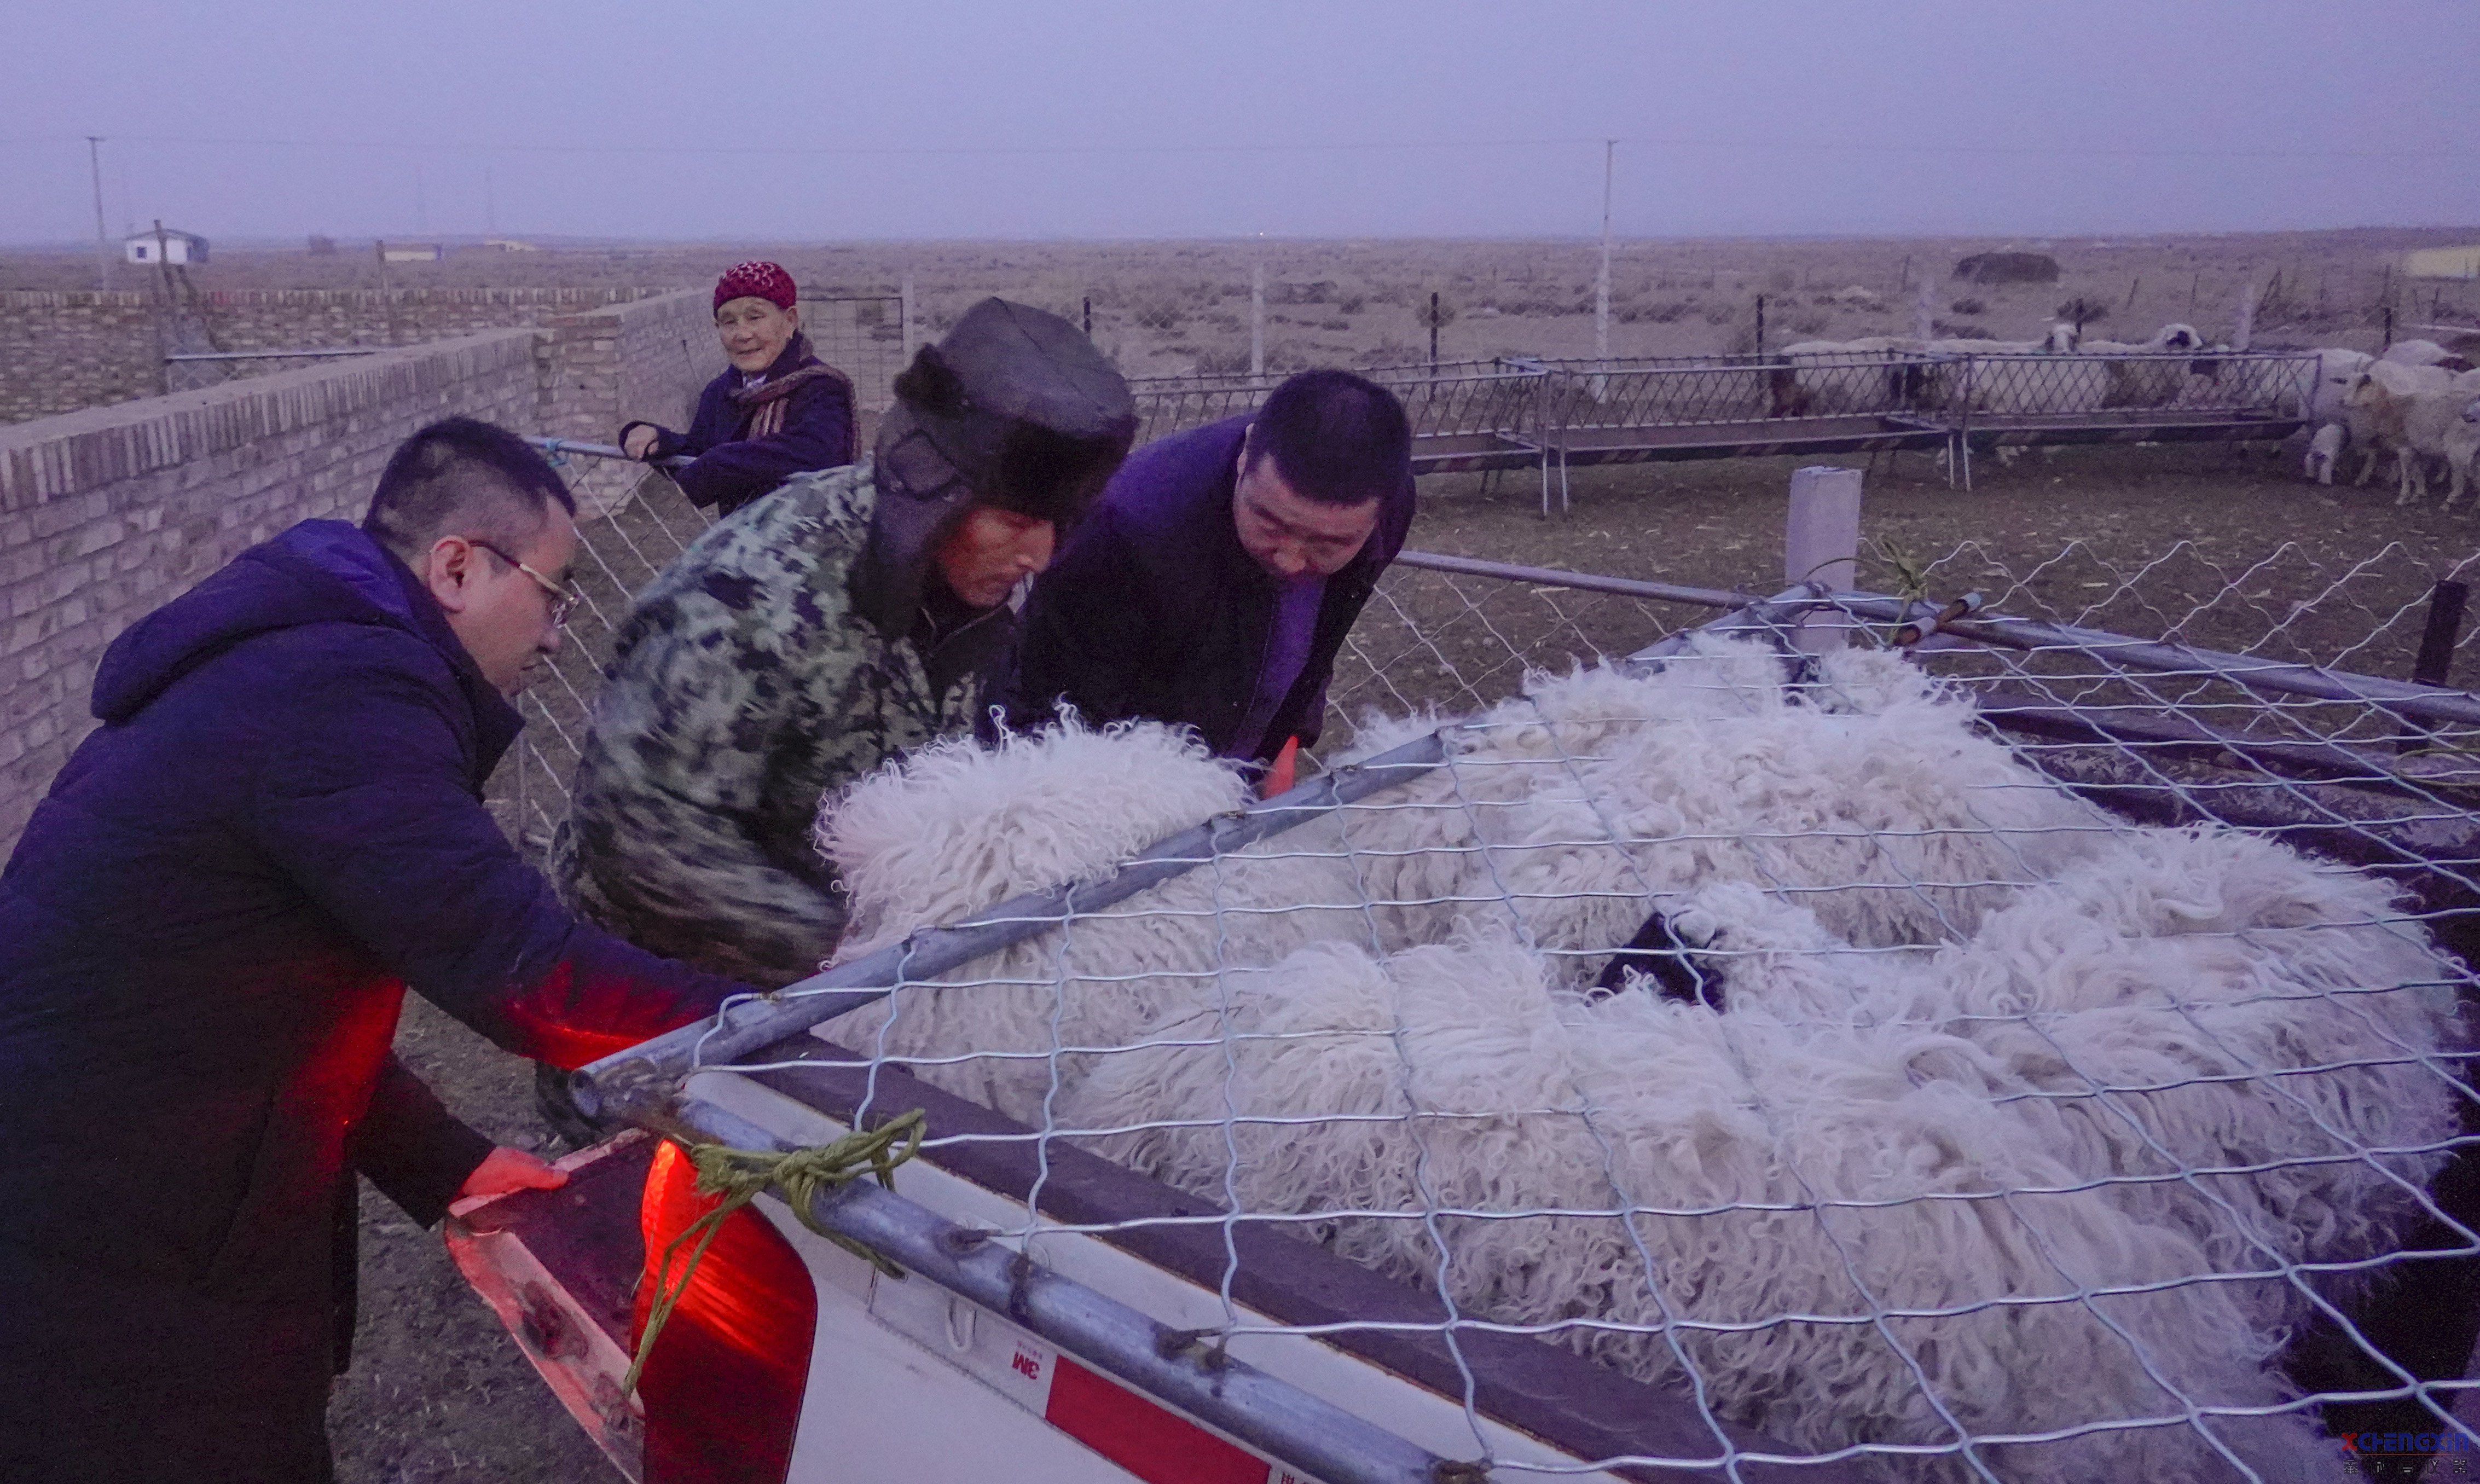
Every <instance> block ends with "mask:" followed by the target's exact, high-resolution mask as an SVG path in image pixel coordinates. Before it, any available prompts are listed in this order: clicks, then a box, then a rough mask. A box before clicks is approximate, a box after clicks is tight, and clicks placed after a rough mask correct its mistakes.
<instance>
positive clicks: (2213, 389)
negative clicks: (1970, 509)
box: [1130, 351, 2316, 515]
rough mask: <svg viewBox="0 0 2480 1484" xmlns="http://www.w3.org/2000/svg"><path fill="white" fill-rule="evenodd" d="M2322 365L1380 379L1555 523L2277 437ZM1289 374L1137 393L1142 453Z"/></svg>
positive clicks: (1712, 363)
mask: <svg viewBox="0 0 2480 1484" xmlns="http://www.w3.org/2000/svg"><path fill="white" fill-rule="evenodd" d="M2315 365H2316V359H2315V355H2314V353H2313V352H2307V351H2215V352H2211V353H2208V354H2199V355H2179V354H2159V355H2147V354H2115V355H2076V354H2024V353H2019V352H1989V353H1982V352H1956V353H1927V352H1905V351H1893V352H1887V353H1883V354H1818V355H1775V356H1758V355H1746V356H1705V357H1633V358H1620V359H1611V360H1578V359H1549V358H1533V357H1519V356H1506V357H1501V358H1499V359H1497V360H1492V361H1442V362H1437V363H1434V364H1433V363H1421V364H1418V365H1412V366H1381V367H1373V368H1366V369H1364V370H1363V371H1362V372H1361V373H1362V374H1363V375H1366V376H1368V377H1370V378H1371V379H1372V380H1374V381H1377V382H1378V383H1379V384H1381V385H1382V386H1384V387H1386V388H1388V389H1389V390H1391V391H1393V392H1394V393H1395V394H1396V396H1397V397H1401V398H1402V399H1403V401H1404V406H1405V411H1406V413H1407V414H1408V416H1409V418H1410V420H1411V423H1412V466H1413V471H1414V472H1415V473H1447V472H1450V471H1458V470H1481V471H1489V470H1520V469H1537V470H1538V471H1539V473H1540V477H1541V501H1542V512H1543V513H1544V514H1545V515H1546V514H1548V513H1549V511H1550V509H1551V506H1552V502H1553V499H1554V497H1555V499H1556V500H1557V503H1558V504H1559V506H1560V507H1561V508H1564V507H1565V504H1566V472H1567V471H1568V469H1570V468H1571V467H1574V466H1577V465H1590V464H1617V463H1643V462H1655V461H1665V460H1686V459H1709V458H1733V457H1748V456H1754V455H1760V454H1775V453H1793V454H1808V453H1816V454H1822V453H1856V452H1871V453H1873V452H1883V451H1891V450H1895V449H1901V448H1944V449H1946V450H1947V451H1948V453H1949V455H1950V460H1949V469H1950V472H1951V473H1952V474H1953V475H1954V476H1955V477H1959V478H1961V479H1963V480H1964V481H1965V482H1966V483H1967V484H1968V483H1969V481H1970V477H1971V460H1972V455H1973V453H1974V452H1976V451H1987V450H1989V449H1993V448H2002V447H2004V448H2015V447H2024V446H2028V445H2033V444H2063V443H2102V442H2193V441H2217V440H2257V439H2265V440H2278V439H2282V438H2286V437H2288V436H2290V435H2291V434H2292V433H2294V432H2297V431H2299V430H2300V428H2301V427H2303V426H2304V425H2305V411H2304V409H2305V407H2306V405H2307V397H2308V394H2309V391H2310V390H2311V388H2312V385H2313V377H2314V369H2315ZM1281 379H1282V378H1281V376H1279V375H1277V374H1273V373H1266V374H1255V375H1253V374H1248V373H1225V374H1210V375H1196V376H1156V377H1146V378H1142V379H1138V380H1135V381H1132V382H1131V383H1130V386H1131V388H1132V389H1133V390H1134V392H1135V394H1136V400H1137V413H1138V418H1139V428H1138V439H1139V441H1140V442H1143V441H1145V440H1149V439H1153V438H1160V437H1162V436H1164V435H1165V434H1168V433H1175V432H1178V431H1181V430H1182V429H1185V428H1192V427H1201V426H1203V425H1205V424H1207V423H1209V422H1220V421H1221V420H1223V419H1225V418H1229V417H1235V416H1238V415H1240V414H1242V413H1245V412H1248V411H1250V410H1252V409H1253V408H1254V407H1255V406H1256V405H1257V404H1258V402H1260V401H1261V400H1263V399H1264V398H1265V397H1266V395H1267V394H1268V393H1269V392H1271V391H1272V390H1273V389H1274V388H1275V387H1276V386H1277V385H1279V383H1280V381H1281Z"/></svg>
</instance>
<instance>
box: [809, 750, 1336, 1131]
mask: <svg viewBox="0 0 2480 1484" xmlns="http://www.w3.org/2000/svg"><path fill="white" fill-rule="evenodd" d="M1248 797H1249V787H1248V784H1247V783H1246V782H1245V781H1244V780H1242V779H1241V777H1240V775H1239V774H1238V773H1237V772H1236V771H1234V770H1233V769H1232V768H1230V767H1229V766H1227V764H1225V763H1222V762H1219V761H1217V760H1216V759H1214V758H1212V757H1210V756H1208V755H1206V753H1205V751H1204V749H1203V748H1201V747H1200V746H1199V745H1197V744H1196V743H1195V742H1194V741H1192V740H1189V739H1188V738H1187V737H1186V736H1185V735H1184V734H1183V733H1179V732H1175V731H1173V730H1172V729H1168V728H1165V727H1161V726H1157V725H1153V724H1150V723H1146V724H1138V725H1133V726H1123V727H1113V728H1109V729H1103V730H1099V731H1098V730H1094V729H1088V728H1086V727H1083V726H1080V725H1077V724H1074V723H1069V724H1067V725H1065V726H1062V727H1058V728H1053V729H1048V730H1046V731H1043V732H1040V733H1036V734H1033V735H1030V736H1014V737H1009V738H1007V739H1005V740H1004V741H1003V742H1002V743H1001V744H1000V745H999V746H998V747H997V748H996V749H995V750H990V751H984V750H982V749H980V748H977V747H975V746H974V745H973V744H972V743H970V742H969V741H964V740H958V741H952V742H947V743H943V744H940V745H937V746H933V747H929V748H925V749H922V750H921V751H919V752H917V753H914V754H912V755H910V756H908V757H907V758H905V759H904V760H903V761H901V762H898V763H895V764H892V765H891V766H890V767H888V768H885V769H882V770H881V771H879V772H878V773H876V774H873V775H871V776H870V777H868V778H866V779H865V780H862V781H861V782H860V783H858V784H856V785H854V786H853V787H852V788H851V789H849V790H847V791H846V792H845V793H844V794H842V795H841V796H840V797H837V798H834V799H831V800H829V801H828V803H827V805H826V806H825V807H824V808H823V809H822V810H821V811H820V815H819V823H818V830H817V844H818V849H819V851H820V853H821V854H823V855H825V856H826V857H828V858H830V859H832V860H834V861H836V862H837V864H838V866H839V868H840V871H841V872H842V879H843V881H844V883H845V887H846V889H847V890H848V891H849V892H850V894H851V904H852V906H851V911H852V919H851V921H852V926H851V929H850V931H849V933H848V934H846V936H845V939H844V941H843V943H842V944H841V945H840V948H839V951H838V954H837V959H838V961H840V962H841V961H849V960H851V959H857V958H861V957H863V956H865V955H867V954H870V953H874V952H876V951H878V950H879V949H881V948H884V947H886V946H887V945H889V944H891V943H894V942H897V941H899V940H900V939H902V938H903V937H904V936H905V934H909V933H911V932H913V931H914V930H915V929H917V928H921V927H926V926H932V925H936V924H941V923H951V922H957V921H960V920H962V919H964V918H966V917H969V916H971V915H972V914H973V913H975V912H977V911H980V910H981V909H983V908H988V907H991V906H994V905H995V904H996V903H999V902H1001V901H1004V900H1006V899H1007V898H1010V897H1014V896H1017V895H1020V894H1021V893H1024V892H1028V891H1037V890H1041V889H1044V888H1046V887H1050V886H1055V885H1059V884H1062V883H1068V882H1073V881H1081V880H1091V879H1096V878H1098V877H1100V876H1103V875H1107V874H1108V873H1109V872H1110V870H1111V869H1112V868H1113V867H1115V866H1116V865H1117V864H1118V863H1119V862H1121V861H1123V860H1125V859H1127V858H1128V857H1131V856H1134V855H1136V854H1137V853H1138V852H1139V851H1141V850H1143V849H1144V848H1145V847H1146V846H1148V845H1150V844H1152V843H1153V842H1154V841H1156V840H1158V839H1161V838H1163V837H1165V836H1167V835H1170V834H1174V833H1175V832H1178V831H1180V830H1182V829H1184V828H1186V827H1188V826H1190V825H1194V824H1197V823H1199V822H1200V821H1201V820H1204V819H1207V818H1210V817H1212V816H1214V815H1217V814H1225V813H1229V812H1232V811H1234V810H1236V809H1238V808H1239V807H1240V806H1242V805H1243V804H1245V803H1246V802H1247V800H1248ZM1364 918H1365V914H1364V910H1363V906H1362V898H1361V892H1360V888H1359V886H1358V884H1357V883H1356V882H1355V881H1354V879H1353V876H1352V873H1351V869H1350V865H1349V862H1348V860H1347V859H1346V858H1345V857H1344V856H1343V855H1342V853H1341V848H1340V845H1339V843H1337V842H1336V841H1335V839H1334V836H1333V827H1332V826H1331V825H1326V826H1323V827H1321V826H1316V825H1312V826H1308V827H1305V828H1303V829H1300V830H1295V831H1291V832H1286V833H1284V834H1282V835H1279V836H1277V837H1276V838H1275V839H1273V840H1270V841H1268V842H1266V843H1264V844H1262V845H1259V846H1257V847H1255V848H1253V849H1251V850H1247V851H1243V852H1240V853H1237V854H1234V855H1228V856H1224V857H1219V858H1217V859H1216V860H1214V861H1212V862H1211V863H1209V864H1207V865H1203V866H1201V867H1198V868H1197V869H1195V870H1192V871H1190V872H1188V873H1187V874H1185V875H1182V876H1179V877H1176V878H1174V879H1173V880H1171V881H1169V882H1166V883H1163V884H1162V885H1160V886H1157V887H1155V888H1153V889H1152V890H1150V891H1147V892H1144V893H1142V894H1140V895H1139V896H1137V897H1134V898H1131V899H1130V900H1129V901H1127V902H1124V903H1122V904H1120V905H1118V906H1116V907H1110V908H1101V909H1099V910H1098V912H1096V913H1095V914H1094V915H1092V916H1087V917H1080V918H1078V919H1077V920H1076V921H1075V922H1074V923H1073V924H1072V925H1071V926H1070V927H1069V928H1067V929H1066V930H1064V931H1053V932H1050V933H1046V934H1042V935H1040V936H1038V937H1035V938H1032V939H1030V940H1028V941H1026V942H1022V943H1019V944H1017V945H1016V946H1014V947H1012V948H1009V949H1007V950H1006V951H1004V952H1002V953H999V954H995V955H993V956H991V957H989V958H985V959H979V960H977V961H975V962H973V963H971V964H969V965H967V966H966V967H964V968H962V969H958V970H956V971H954V972H952V973H949V974H946V975H944V976H942V977H941V979H940V981H939V982H938V983H937V984H936V985H912V986H908V987H905V988H901V989H898V990H897V991H896V992H895V993H894V994H892V995H891V996H890V997H889V998H888V999H886V1000H884V1001H882V1002H880V1003H879V1004H876V1005H873V1006H869V1007H865V1009H862V1010H859V1011H853V1012H852V1013H850V1014H848V1015H844V1016H842V1017H840V1018H839V1019H837V1020H835V1021H832V1022H830V1023H829V1024H828V1025H827V1026H826V1027H824V1028H822V1030H821V1033H820V1034H822V1035H826V1036H831V1037H833V1038H834V1039H836V1040H839V1041H840V1042H842V1043H843V1044H846V1045H850V1046H855V1047H858V1048H862V1049H865V1050H870V1051H873V1052H879V1053H883V1054H886V1055H890V1056H896V1057H904V1058H913V1057H923V1058H933V1059H937V1058H948V1059H951V1060H948V1061H944V1062H941V1061H935V1060H934V1061H929V1062H922V1063H919V1064H918V1065H917V1070H918V1071H919V1072H920V1074H921V1075H922V1077H923V1078H924V1079H925V1080H926V1081H929V1082H931V1083H933V1084H935V1085H937V1086H939V1087H944V1088H946V1089H947V1090H949V1091H952V1092H955V1093H957V1094H959V1095H961V1096H966V1097H971V1098H974V1099H976V1100H978V1101H980V1102H983V1103H985V1104H986V1105H988V1106H989V1107H992V1108H995V1109H996V1110H998V1111H999V1112H1001V1113H1007V1114H1009V1115H1010V1116H1012V1117H1017V1118H1022V1119H1027V1120H1031V1121H1039V1119H1040V1117H1041V1114H1042V1107H1043V1102H1044V1099H1045V1097H1046V1095H1047V1094H1048V1093H1049V1091H1050V1088H1051V1085H1052V1067H1051V1064H1050V1058H1051V1054H1052V1053H1053V1052H1054V1051H1060V1050H1072V1049H1073V1048H1076V1047H1080V1046H1113V1045H1118V1044H1121V1043H1122V1041H1123V1040H1124V1037H1125V1036H1126V1035H1127V1034H1128V1033H1129V1032H1130V1031H1131V1030H1132V1029H1133V1028H1134V1027H1135V1026H1136V1025H1137V1024H1138V1023H1140V1022H1141V1021H1142V1020H1143V1019H1144V1017H1145V1016H1146V1015H1147V1014H1148V1013H1150V1011H1151V1009H1152V1007H1153V1006H1154V1005H1155V1004H1156V1003H1157V1002H1158V1001H1159V1000H1160V999H1161V998H1162V997H1164V996H1165V995H1167V994H1172V993H1175V992H1177V990H1178V988H1179V986H1180V985H1183V984H1184V983H1189V982H1193V981H1194V980H1195V979H1196V978H1198V977H1200V976H1205V977H1210V976H1211V975H1212V973H1213V971H1214V969H1215V968H1216V966H1217V964H1218V961H1222V962H1229V961H1240V962H1260V963H1262V962H1271V961H1273V960H1274V959H1279V958H1281V957H1282V956H1283V955H1284V954H1286V953H1289V952H1290V951H1291V950H1293V949H1294V948H1297V947H1299V946H1301V945H1302V944H1304V943H1306V942H1312V941H1317V940H1321V939H1326V938H1331V937H1337V936H1344V937H1352V936H1365V933H1364V931H1363V927H1362V924H1363V922H1364ZM1063 986H1065V987H1063ZM1065 1061H1066V1063H1067V1064H1068V1065H1070V1066H1071V1067H1072V1066H1073V1064H1074V1062H1075V1061H1076V1059H1075V1058H1074V1057H1069V1058H1067V1059H1065Z"/></svg>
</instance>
